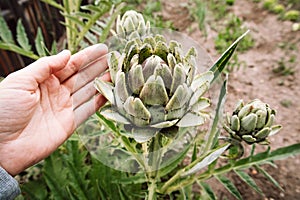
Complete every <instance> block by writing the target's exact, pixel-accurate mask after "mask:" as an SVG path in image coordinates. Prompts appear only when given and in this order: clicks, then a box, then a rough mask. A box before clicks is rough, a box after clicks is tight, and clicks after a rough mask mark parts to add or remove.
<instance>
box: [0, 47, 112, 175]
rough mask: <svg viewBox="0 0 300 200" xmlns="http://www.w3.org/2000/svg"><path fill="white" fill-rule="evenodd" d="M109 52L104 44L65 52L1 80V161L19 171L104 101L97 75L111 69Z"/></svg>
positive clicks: (53, 146) (11, 170) (56, 144)
mask: <svg viewBox="0 0 300 200" xmlns="http://www.w3.org/2000/svg"><path fill="white" fill-rule="evenodd" d="M106 53H107V48H106V46H104V45H101V44H100V45H94V46H91V47H88V48H86V49H84V50H82V51H80V52H78V53H76V54H74V55H72V56H71V55H70V52H69V51H63V52H61V53H60V54H58V55H55V56H50V57H44V58H41V59H39V60H38V61H36V62H34V63H32V64H31V65H29V66H28V67H26V68H24V69H22V70H19V71H17V72H15V73H12V74H10V75H9V76H8V77H7V78H6V79H4V80H3V81H2V82H1V83H0V166H2V167H3V168H4V169H6V171H7V172H9V173H10V174H11V175H16V174H18V173H19V172H21V171H22V170H24V169H25V168H27V167H29V166H31V165H33V164H35V163H37V162H39V161H40V160H42V159H43V158H45V157H46V156H48V155H49V154H50V153H52V152H53V151H54V150H55V149H56V148H57V147H59V146H60V145H61V144H62V143H63V142H64V141H65V140H66V139H67V138H68V137H69V136H70V135H71V134H72V133H73V131H74V130H75V128H76V127H77V126H78V125H80V124H81V123H82V122H83V121H85V120H86V119H87V118H88V117H89V116H90V115H91V114H93V113H94V112H95V111H96V110H97V109H99V107H100V106H102V105H103V104H104V103H105V98H104V97H103V96H101V95H99V94H98V95H95V94H96V91H95V89H94V87H93V79H94V78H95V77H97V76H99V75H100V74H101V73H103V72H104V71H105V69H106V68H107V63H106V56H105V55H106ZM103 79H106V80H108V79H109V76H108V75H107V74H105V75H104V76H103Z"/></svg>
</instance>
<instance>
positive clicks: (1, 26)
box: [0, 15, 15, 44]
mask: <svg viewBox="0 0 300 200" xmlns="http://www.w3.org/2000/svg"><path fill="white" fill-rule="evenodd" d="M0 38H1V40H2V41H3V42H5V43H10V44H14V43H15V42H14V39H13V36H12V33H11V31H10V29H9V27H8V25H7V23H6V21H5V20H4V18H3V17H2V15H0Z"/></svg>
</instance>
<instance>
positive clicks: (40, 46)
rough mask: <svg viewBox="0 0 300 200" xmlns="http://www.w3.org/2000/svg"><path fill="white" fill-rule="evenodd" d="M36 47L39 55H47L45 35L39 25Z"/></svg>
mask: <svg viewBox="0 0 300 200" xmlns="http://www.w3.org/2000/svg"><path fill="white" fill-rule="evenodd" d="M35 48H36V51H37V53H38V54H39V56H41V57H43V56H46V51H45V43H44V37H43V34H42V31H41V28H40V27H38V29H37V34H36V37H35Z"/></svg>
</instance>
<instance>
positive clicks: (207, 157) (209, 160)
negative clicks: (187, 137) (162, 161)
mask: <svg viewBox="0 0 300 200" xmlns="http://www.w3.org/2000/svg"><path fill="white" fill-rule="evenodd" d="M229 146H230V144H226V145H223V146H221V147H220V148H217V149H215V150H214V151H212V152H211V153H210V154H209V155H205V157H204V158H203V159H202V160H201V161H200V162H198V163H197V164H195V165H194V166H193V167H192V168H190V169H189V170H187V171H185V172H184V173H182V174H181V177H185V176H190V175H192V174H195V173H197V172H198V171H199V170H200V169H202V168H204V167H206V166H208V165H209V164H211V163H212V162H214V161H215V160H216V159H218V158H219V157H220V156H221V154H222V153H223V152H224V151H225V150H226V149H227V148H228V147H229Z"/></svg>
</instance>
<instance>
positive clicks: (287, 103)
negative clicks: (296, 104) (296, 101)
mask: <svg viewBox="0 0 300 200" xmlns="http://www.w3.org/2000/svg"><path fill="white" fill-rule="evenodd" d="M280 104H281V105H282V106H283V107H285V108H289V107H291V106H292V105H293V103H292V101H291V100H289V99H283V100H281V101H280Z"/></svg>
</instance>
